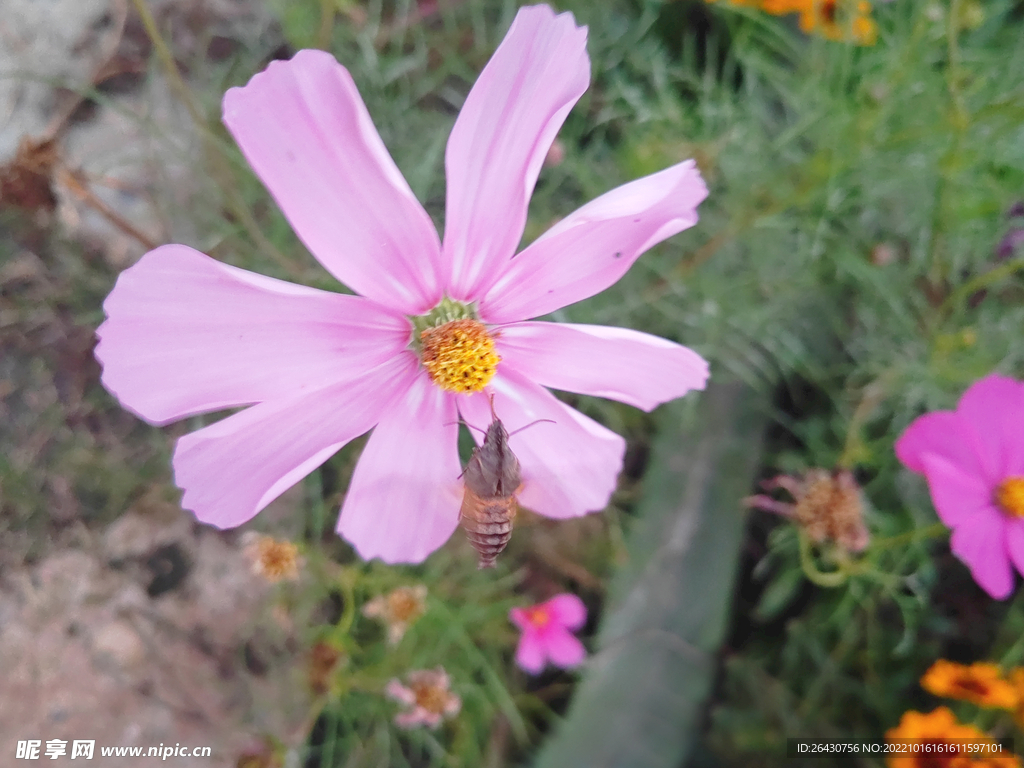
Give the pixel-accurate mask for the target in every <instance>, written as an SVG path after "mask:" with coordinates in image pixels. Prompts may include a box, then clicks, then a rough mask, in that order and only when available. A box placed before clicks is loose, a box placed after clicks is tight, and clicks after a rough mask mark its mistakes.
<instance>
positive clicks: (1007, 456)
mask: <svg viewBox="0 0 1024 768" xmlns="http://www.w3.org/2000/svg"><path fill="white" fill-rule="evenodd" d="M896 455H897V457H899V460H900V461H902V462H903V463H904V464H905V465H906V466H907V468H908V469H910V470H912V471H913V472H917V473H919V474H922V475H924V476H925V477H926V478H927V480H928V488H929V490H930V491H931V495H932V502H933V503H934V504H935V509H936V511H937V512H938V514H939V518H940V519H941V520H942V522H943V523H945V524H946V525H948V526H949V527H950V528H952V529H953V535H952V537H951V539H950V546H951V548H952V550H953V553H954V554H955V555H956V556H957V557H959V558H960V559H961V560H962V561H963V562H964V563H966V564H967V567H968V568H970V569H971V574H972V575H973V576H974V580H975V581H977V582H978V584H980V585H981V587H982V588H983V589H984V590H985V591H986V592H988V593H989V594H990V595H992V597H994V598H996V599H999V600H1002V599H1004V598H1006V597H1007V596H1008V595H1009V594H1010V592H1011V591H1012V590H1013V571H1012V569H1011V567H1010V563H1011V562H1012V563H1013V565H1014V566H1016V568H1017V570H1018V571H1019V572H1021V573H1024V383H1021V382H1019V381H1015V380H1014V379H1010V378H1007V377H1006V376H1000V375H998V374H995V373H993V374H990V375H988V376H986V377H985V378H983V379H981V380H980V381H977V382H975V383H974V384H972V385H971V386H970V388H968V390H967V391H966V392H964V395H963V397H961V398H960V402H959V403H957V408H956V411H937V412H935V413H929V414H926V415H924V416H921V417H920V418H918V419H917V420H915V421H914V423H913V424H911V425H910V426H909V427H908V428H907V431H906V432H904V433H903V435H901V436H900V439H899V440H897V441H896Z"/></svg>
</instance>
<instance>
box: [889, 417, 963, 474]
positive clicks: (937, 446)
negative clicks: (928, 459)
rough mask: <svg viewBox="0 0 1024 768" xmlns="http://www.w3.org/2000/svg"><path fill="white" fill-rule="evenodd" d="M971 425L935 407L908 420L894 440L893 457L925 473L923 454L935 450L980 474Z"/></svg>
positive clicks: (932, 452) (936, 453) (950, 460)
mask: <svg viewBox="0 0 1024 768" xmlns="http://www.w3.org/2000/svg"><path fill="white" fill-rule="evenodd" d="M974 439H975V435H974V433H973V430H971V428H970V426H968V425H967V424H965V423H964V421H963V420H962V419H961V418H960V417H959V416H958V415H957V414H955V413H953V412H951V411H934V412H932V413H926V414H925V415H924V416H919V417H918V418H916V419H914V421H913V422H911V424H910V426H909V427H907V428H906V430H905V431H904V432H903V434H902V435H900V436H899V438H898V439H897V440H896V445H895V448H896V458H898V459H899V460H900V461H901V462H903V464H904V465H905V466H906V467H907V469H909V470H910V471H911V472H917V473H918V474H922V475H923V474H924V457H925V455H927V454H935V455H939V456H943V457H945V459H946V461H947V462H949V463H950V464H955V465H957V466H960V467H963V469H964V471H965V472H966V473H968V474H972V475H980V474H981V462H980V460H979V458H978V454H977V452H976V451H975V450H974V447H973V442H974Z"/></svg>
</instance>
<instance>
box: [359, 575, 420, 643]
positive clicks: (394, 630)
mask: <svg viewBox="0 0 1024 768" xmlns="http://www.w3.org/2000/svg"><path fill="white" fill-rule="evenodd" d="M426 600H427V588H426V587H425V586H423V585H422V584H417V585H416V586H413V587H398V588H397V589H393V590H391V591H390V592H388V594H386V595H380V596H378V597H375V598H374V599H373V600H371V601H370V602H368V603H367V604H366V605H364V606H363V615H364V616H367V617H369V618H371V619H380V620H381V621H383V622H384V624H385V625H386V626H387V628H388V643H389V644H390V645H398V643H399V642H400V641H401V639H402V637H403V636H404V635H405V631H406V630H407V629H409V627H410V626H411V625H412V624H413V622H415V621H416V619H418V618H419V617H420V616H422V615H423V614H424V613H426V610H427V603H426Z"/></svg>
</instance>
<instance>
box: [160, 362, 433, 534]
mask: <svg viewBox="0 0 1024 768" xmlns="http://www.w3.org/2000/svg"><path fill="white" fill-rule="evenodd" d="M415 366H416V360H415V358H414V356H413V355H412V354H411V353H410V354H404V355H401V356H399V357H396V358H395V359H394V360H391V361H389V362H387V363H385V364H383V365H381V366H379V367H378V368H375V369H374V370H373V371H371V372H370V373H368V374H366V375H364V376H363V377H362V378H360V379H356V380H355V381H348V382H341V383H338V384H331V385H329V386H327V387H323V388H322V389H318V390H316V391H313V392H303V393H301V394H298V395H295V396H293V397H290V398H282V399H277V400H270V401H267V402H265V403H260V404H259V405H254V406H252V407H251V408H248V409H246V410H244V411H242V412H241V413H236V414H235V415H233V416H229V417H228V418H226V419H223V420H221V421H218V422H217V423H216V424H211V425H210V426H208V427H204V428H203V429H200V430H199V431H198V432H193V433H191V434H189V435H185V436H184V437H182V438H181V439H180V440H178V445H177V447H176V448H175V451H174V481H175V483H177V485H178V487H180V488H182V489H183V490H184V491H185V493H184V495H183V496H182V499H181V506H182V507H183V508H184V509H190V510H192V511H193V512H195V515H196V517H197V518H199V520H201V521H202V522H204V523H210V524H211V525H215V526H217V527H218V528H233V527H235V526H237V525H241V524H242V523H244V522H245V521H246V520H249V519H250V518H252V517H253V516H254V515H256V513H258V512H259V511H260V510H261V509H263V508H264V507H265V506H267V504H269V503H270V502H271V501H273V500H274V499H276V498H277V497H278V496H279V495H281V494H282V493H283V492H284V491H286V490H287V489H288V488H290V487H291V486H293V485H294V484H295V483H297V482H298V481H299V480H301V479H302V478H303V477H305V476H306V475H308V474H309V473H310V472H312V471H313V470H314V469H316V468H317V467H318V466H320V465H321V464H323V463H324V462H325V461H326V460H327V459H328V458H329V457H330V456H331V455H332V454H334V453H335V452H336V451H338V450H339V449H340V448H341V447H342V446H343V445H345V443H347V442H349V441H350V440H352V439H353V438H355V437H358V436H359V435H361V434H363V433H364V432H366V431H367V430H369V429H370V428H371V427H373V425H374V424H375V423H376V422H377V420H378V419H379V418H380V417H381V414H382V413H384V412H385V411H386V410H387V409H388V406H389V405H390V403H391V400H393V399H395V397H396V395H397V393H398V392H400V391H401V390H402V389H403V387H408V386H409V384H410V383H411V380H412V377H413V372H414V371H415Z"/></svg>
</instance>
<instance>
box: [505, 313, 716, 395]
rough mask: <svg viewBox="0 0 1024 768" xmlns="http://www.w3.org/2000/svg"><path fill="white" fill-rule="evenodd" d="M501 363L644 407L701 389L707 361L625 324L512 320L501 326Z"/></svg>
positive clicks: (544, 380) (547, 381)
mask: <svg viewBox="0 0 1024 768" xmlns="http://www.w3.org/2000/svg"><path fill="white" fill-rule="evenodd" d="M498 351H499V353H500V354H501V357H502V359H503V360H504V364H505V365H508V366H510V367H512V368H514V369H515V370H516V371H518V372H519V373H521V374H523V375H524V376H526V377H528V378H529V379H531V380H532V381H535V382H537V383H538V384H543V385H544V386H545V387H551V388H553V389H561V390H565V391H568V392H579V393H581V394H586V395H596V396H597V397H607V398H611V399H612V400H618V401H620V402H623V403H628V404H629V405H634V406H636V407H637V408H642V409H643V410H645V411H650V410H653V409H654V408H655V407H657V406H659V405H661V404H662V403H664V402H667V401H669V400H673V399H675V398H677V397H682V396H683V395H684V394H686V393H687V392H689V391H690V390H693V389H704V385H705V382H707V378H708V364H707V361H705V360H704V358H702V357H701V356H700V355H698V354H697V353H696V352H694V351H693V350H692V349H688V348H686V347H683V346H680V345H679V344H676V343H674V342H671V341H668V340H666V339H662V338H661V337H659V336H652V335H651V334H649V333H641V332H639V331H631V330H629V329H627V328H610V327H608V326H603V325H571V324H567V323H537V322H532V323H515V324H513V325H508V326H505V327H503V328H502V329H501V335H500V336H499V338H498Z"/></svg>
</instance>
